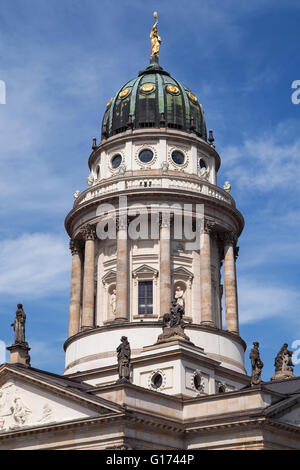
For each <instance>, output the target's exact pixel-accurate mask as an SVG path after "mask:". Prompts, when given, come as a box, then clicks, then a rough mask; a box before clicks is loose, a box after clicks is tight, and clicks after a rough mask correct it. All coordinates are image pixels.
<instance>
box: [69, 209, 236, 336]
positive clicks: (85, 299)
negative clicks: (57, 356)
mask: <svg viewBox="0 0 300 470" xmlns="http://www.w3.org/2000/svg"><path fill="white" fill-rule="evenodd" d="M81 236H82V239H83V243H84V250H83V249H81V244H82V242H80V241H78V240H73V239H72V240H71V242H70V249H71V253H72V278H71V298H70V316H69V337H70V336H73V335H75V334H76V333H78V332H79V331H80V330H87V329H91V328H93V327H94V310H95V305H94V302H95V300H94V299H95V280H94V273H95V240H96V233H95V228H94V227H93V226H91V225H86V226H85V227H84V229H83V230H82V231H81ZM212 237H217V238H218V242H219V244H220V246H221V247H222V252H223V253H224V287H225V308H226V315H225V317H226V329H227V331H229V332H231V333H235V334H239V322H238V302H237V282H236V264H235V262H236V242H237V235H236V233H234V232H231V231H227V232H217V231H216V228H215V224H214V223H213V222H211V221H209V220H204V222H203V224H202V227H201V236H200V272H201V278H200V286H199V288H200V293H201V306H200V308H201V324H202V325H203V326H208V327H213V328H214V327H216V324H215V320H214V312H213V307H212V271H211V246H212ZM159 243H160V269H159V282H160V284H159V285H160V318H161V317H162V316H163V315H164V314H165V313H168V312H169V311H170V305H171V291H172V289H171V225H170V220H169V219H168V218H167V217H166V219H164V217H162V218H161V223H160V240H159ZM82 264H83V282H82ZM128 266H129V263H128V230H127V222H125V223H122V220H121V218H120V219H119V220H118V223H117V279H116V292H117V304H116V315H115V320H114V321H119V322H120V321H125V322H126V321H130V315H129V311H128V289H129V272H128V271H129V269H128ZM81 289H82V291H81ZM81 304H82V311H81Z"/></svg>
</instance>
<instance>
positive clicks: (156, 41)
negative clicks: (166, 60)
mask: <svg viewBox="0 0 300 470" xmlns="http://www.w3.org/2000/svg"><path fill="white" fill-rule="evenodd" d="M153 16H154V19H155V23H154V25H153V28H152V31H151V34H150V40H151V56H152V57H158V54H159V48H160V45H161V37H160V36H159V35H158V29H157V25H158V14H157V11H155V12H154V13H153Z"/></svg>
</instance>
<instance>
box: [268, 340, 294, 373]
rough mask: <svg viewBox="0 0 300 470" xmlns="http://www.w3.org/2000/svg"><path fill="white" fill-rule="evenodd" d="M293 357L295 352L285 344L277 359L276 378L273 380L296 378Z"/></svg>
mask: <svg viewBox="0 0 300 470" xmlns="http://www.w3.org/2000/svg"><path fill="white" fill-rule="evenodd" d="M292 355H293V351H289V350H288V344H287V343H284V345H283V346H282V348H281V349H280V351H279V353H278V354H277V356H276V358H275V364H274V365H275V376H274V377H272V380H275V379H277V378H290V377H294V369H293V367H294V364H293V362H292Z"/></svg>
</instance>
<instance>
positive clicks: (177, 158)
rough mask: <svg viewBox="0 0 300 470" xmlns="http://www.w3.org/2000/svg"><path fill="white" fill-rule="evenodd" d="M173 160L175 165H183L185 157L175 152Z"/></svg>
mask: <svg viewBox="0 0 300 470" xmlns="http://www.w3.org/2000/svg"><path fill="white" fill-rule="evenodd" d="M172 160H173V162H174V163H176V165H183V164H184V160H185V157H184V155H183V153H182V152H179V151H178V150H174V152H172Z"/></svg>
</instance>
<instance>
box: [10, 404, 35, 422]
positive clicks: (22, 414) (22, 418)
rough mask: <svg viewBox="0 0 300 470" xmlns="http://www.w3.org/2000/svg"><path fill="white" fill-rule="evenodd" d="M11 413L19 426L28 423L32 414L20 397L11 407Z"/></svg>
mask: <svg viewBox="0 0 300 470" xmlns="http://www.w3.org/2000/svg"><path fill="white" fill-rule="evenodd" d="M10 411H11V413H12V415H13V417H14V420H15V422H16V423H17V424H18V425H21V426H23V425H24V424H25V423H26V421H27V416H28V415H29V414H30V413H31V410H30V409H29V408H27V406H26V405H24V403H23V401H22V400H21V398H20V397H16V398H15V399H14V401H13V406H11V407H10Z"/></svg>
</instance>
